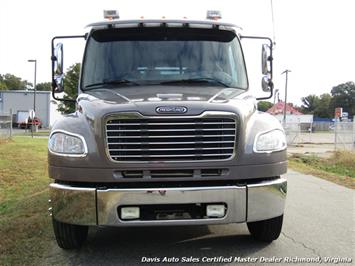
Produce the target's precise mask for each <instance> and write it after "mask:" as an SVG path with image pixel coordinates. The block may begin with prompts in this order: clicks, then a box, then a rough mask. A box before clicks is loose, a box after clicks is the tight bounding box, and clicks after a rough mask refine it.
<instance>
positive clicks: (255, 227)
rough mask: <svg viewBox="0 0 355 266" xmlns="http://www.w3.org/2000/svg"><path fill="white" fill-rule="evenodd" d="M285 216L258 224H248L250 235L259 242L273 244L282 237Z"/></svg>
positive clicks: (258, 222)
mask: <svg viewBox="0 0 355 266" xmlns="http://www.w3.org/2000/svg"><path fill="white" fill-rule="evenodd" d="M282 221H283V215H281V216H278V217H275V218H272V219H268V220H262V221H257V222H251V223H247V225H248V229H249V232H250V234H251V235H252V236H253V237H254V238H255V239H257V240H261V241H265V242H272V241H273V240H275V239H277V238H278V237H279V236H280V233H281V229H282Z"/></svg>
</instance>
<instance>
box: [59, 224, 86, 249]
mask: <svg viewBox="0 0 355 266" xmlns="http://www.w3.org/2000/svg"><path fill="white" fill-rule="evenodd" d="M52 222H53V231H54V235H55V239H56V240H57V244H58V246H59V247H61V248H62V249H78V248H80V247H81V246H82V244H83V243H84V242H85V240H86V238H87V236H88V229H89V227H88V226H83V225H75V224H66V223H62V222H59V221H57V220H55V219H52Z"/></svg>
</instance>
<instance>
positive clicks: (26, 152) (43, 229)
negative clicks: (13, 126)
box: [0, 136, 53, 265]
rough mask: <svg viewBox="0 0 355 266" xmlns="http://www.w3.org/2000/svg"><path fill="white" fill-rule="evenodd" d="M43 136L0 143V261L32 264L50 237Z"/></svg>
mask: <svg viewBox="0 0 355 266" xmlns="http://www.w3.org/2000/svg"><path fill="white" fill-rule="evenodd" d="M48 183H49V178H48V174H47V139H42V138H33V139H32V138H28V137H20V136H16V137H14V138H13V140H9V141H6V142H4V141H3V142H1V143H0V236H1V237H0V254H1V255H0V265H24V264H25V265H35V264H37V262H38V261H40V260H41V256H43V255H44V254H45V253H46V250H47V249H48V248H49V246H50V245H49V243H50V242H51V241H52V239H53V237H52V233H51V230H50V229H51V225H50V219H49V217H48V213H47V208H48V188H47V187H48Z"/></svg>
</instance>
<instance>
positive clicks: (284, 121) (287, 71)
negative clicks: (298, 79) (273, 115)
mask: <svg viewBox="0 0 355 266" xmlns="http://www.w3.org/2000/svg"><path fill="white" fill-rule="evenodd" d="M289 72H291V70H289V69H286V70H285V71H284V72H282V73H281V75H282V74H285V73H286V83H285V102H284V119H283V123H284V126H285V125H286V107H287V81H288V73H289Z"/></svg>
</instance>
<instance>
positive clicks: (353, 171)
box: [288, 151, 355, 189]
mask: <svg viewBox="0 0 355 266" xmlns="http://www.w3.org/2000/svg"><path fill="white" fill-rule="evenodd" d="M288 162H289V167H290V168H291V169H294V170H296V171H299V172H303V173H306V174H311V175H315V176H318V177H321V178H324V179H327V180H329V181H332V182H334V183H337V184H339V185H343V186H346V187H348V188H352V189H354V188H355V182H354V181H355V153H354V152H349V151H338V152H335V153H334V154H333V155H332V157H331V158H320V157H317V156H314V155H301V154H294V155H292V156H290V157H289V161H288Z"/></svg>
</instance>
